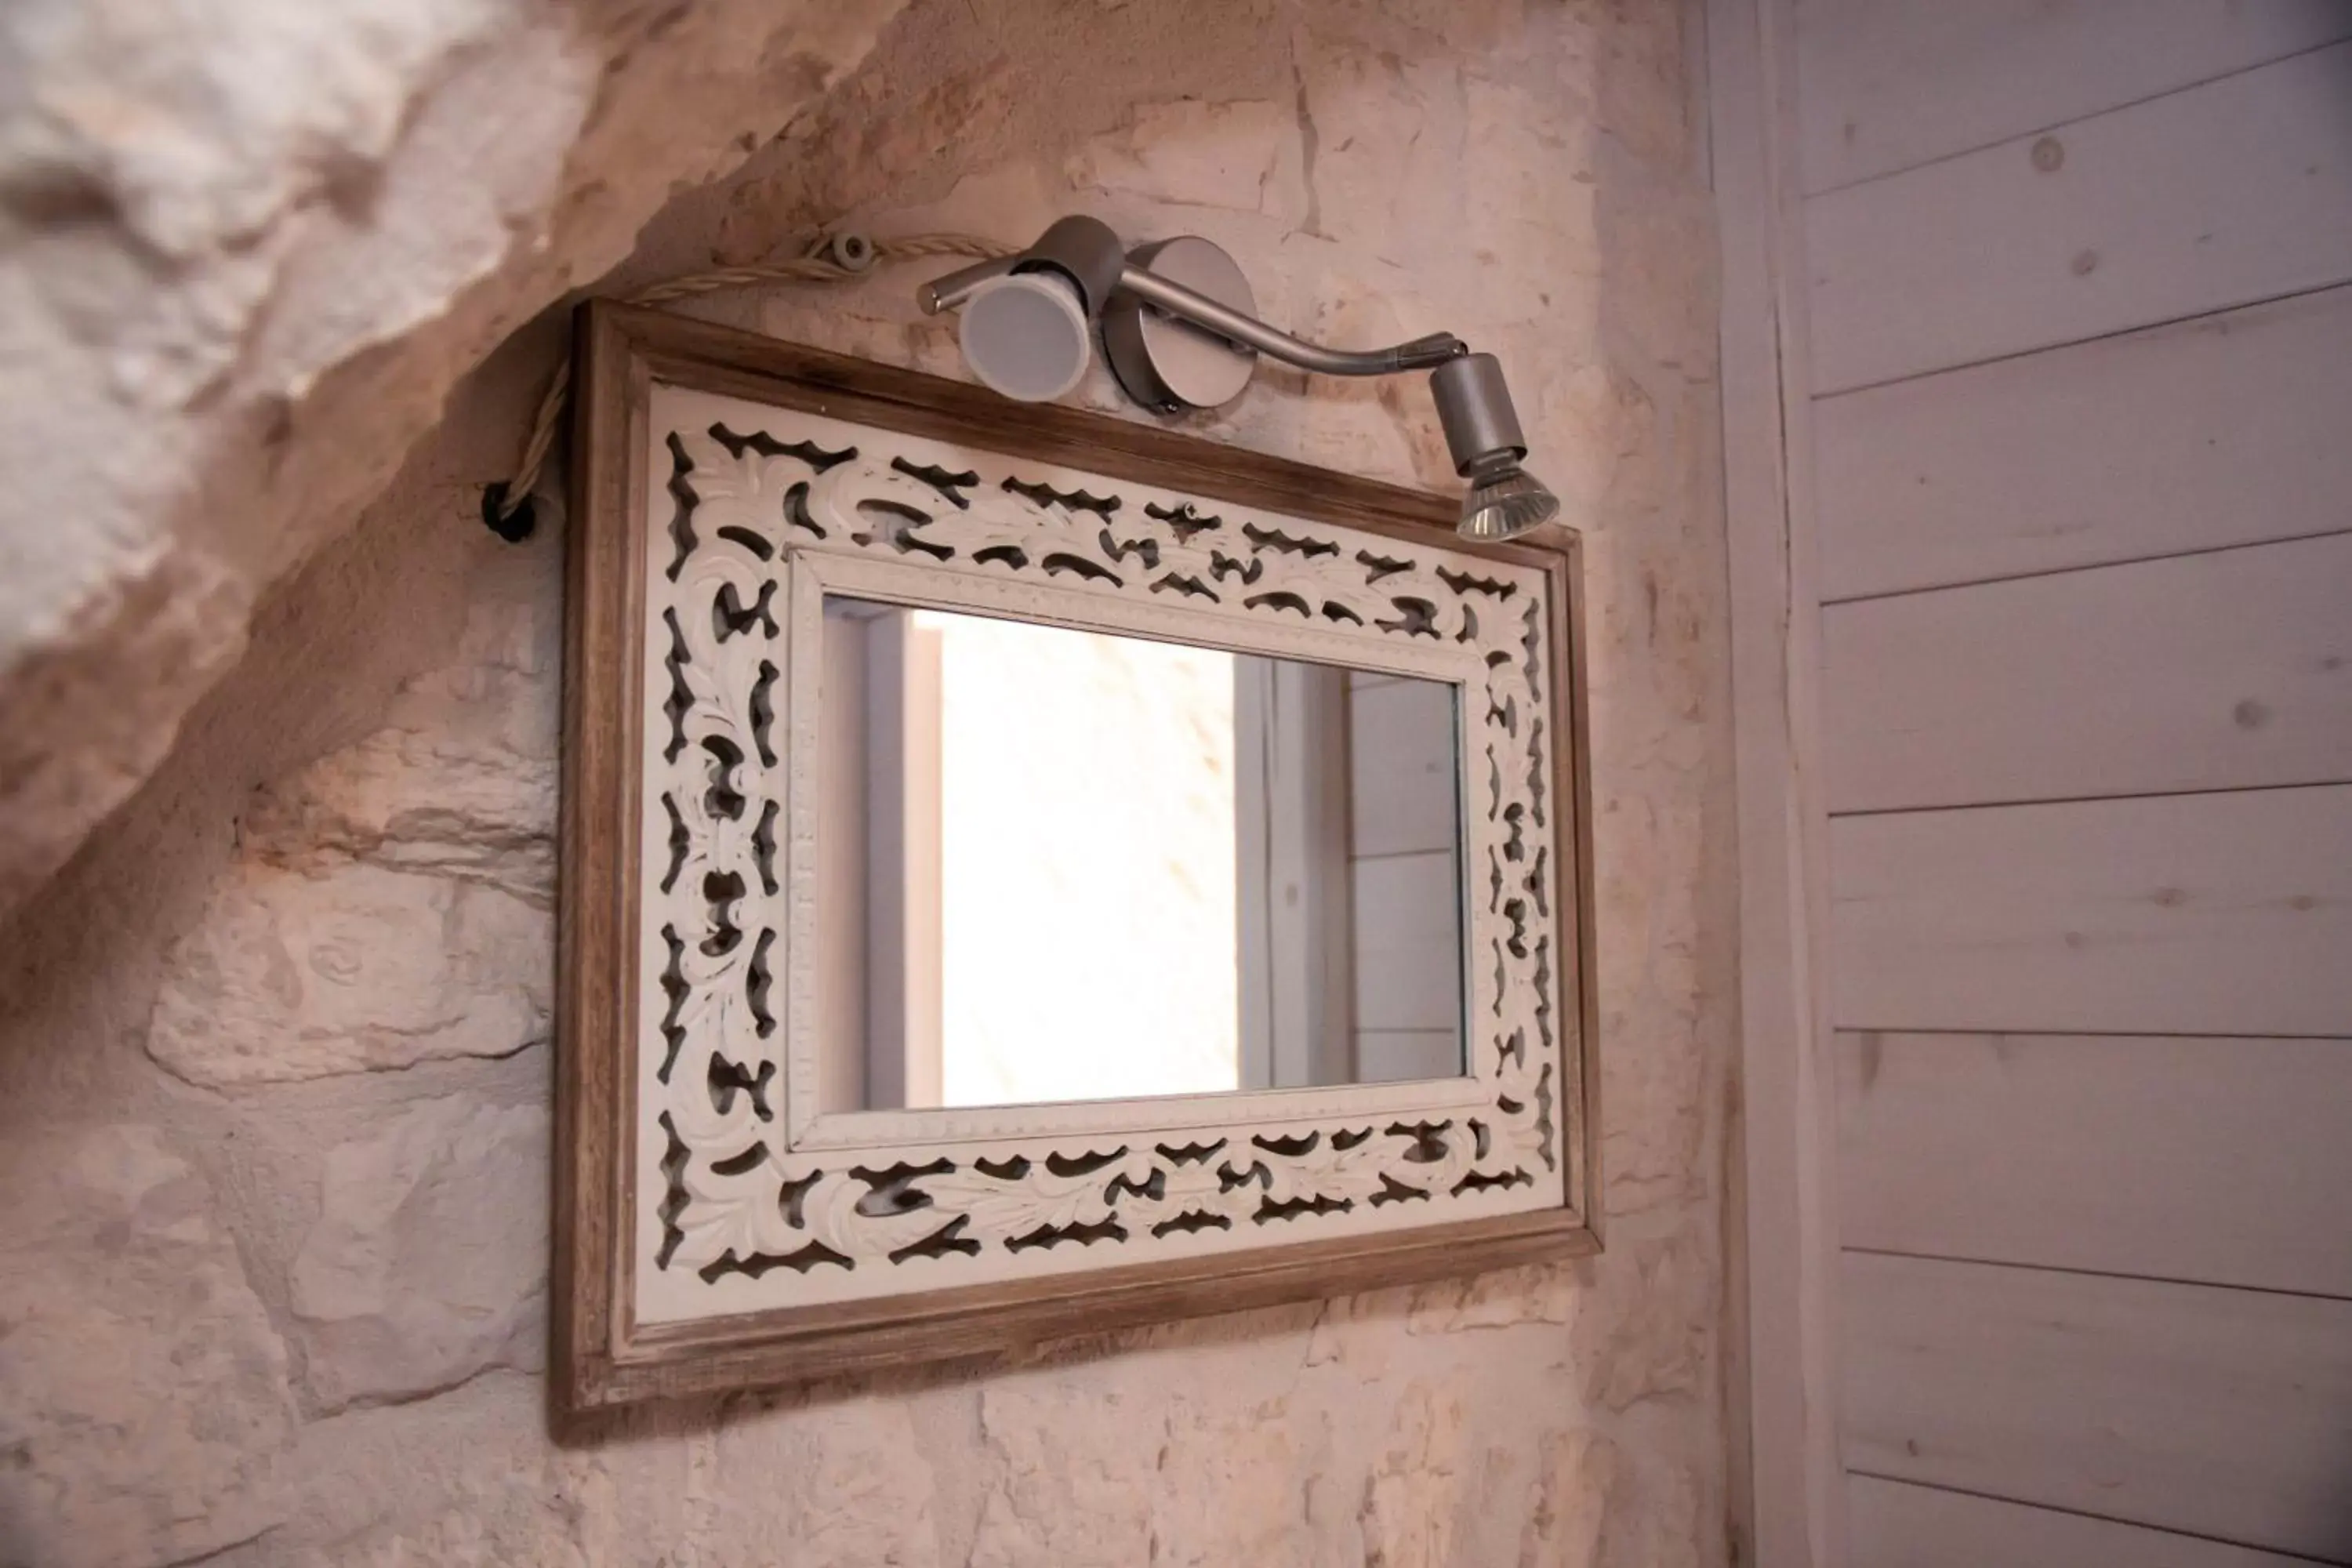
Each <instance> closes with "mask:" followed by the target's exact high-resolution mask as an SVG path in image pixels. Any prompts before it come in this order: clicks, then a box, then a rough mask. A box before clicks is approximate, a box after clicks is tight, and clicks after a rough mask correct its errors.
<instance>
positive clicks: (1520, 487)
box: [1454, 457, 1559, 539]
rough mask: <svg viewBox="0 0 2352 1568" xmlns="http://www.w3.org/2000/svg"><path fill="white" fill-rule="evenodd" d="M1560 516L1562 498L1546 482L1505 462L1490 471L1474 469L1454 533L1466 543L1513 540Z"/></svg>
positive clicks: (1508, 460)
mask: <svg viewBox="0 0 2352 1568" xmlns="http://www.w3.org/2000/svg"><path fill="white" fill-rule="evenodd" d="M1558 516H1559V497H1558V496H1556V495H1554V494H1552V493H1551V491H1549V490H1548V489H1545V488H1544V485H1543V481H1542V480H1540V479H1537V478H1536V477H1535V476H1534V475H1533V474H1531V473H1528V471H1527V470H1526V469H1525V468H1521V467H1519V460H1518V459H1517V458H1509V457H1507V458H1502V459H1500V460H1499V461H1497V462H1496V463H1495V464H1493V465H1492V467H1491V468H1489V469H1486V470H1477V469H1474V470H1473V471H1472V472H1471V475H1470V489H1469V490H1468V492H1467V493H1465V495H1464V496H1463V498H1462V521H1460V522H1458V523H1456V524H1455V525H1454V531H1455V532H1457V533H1459V534H1460V535H1461V536H1462V537H1463V538H1465V539H1510V538H1514V537H1516V536H1517V535H1519V534H1522V533H1525V532H1527V531H1528V530H1529V529H1531V528H1539V527H1541V526H1542V525H1543V524H1545V523H1547V522H1549V521H1551V520H1552V519H1553V518H1555V517H1558Z"/></svg>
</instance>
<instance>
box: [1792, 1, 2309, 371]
mask: <svg viewBox="0 0 2352 1568" xmlns="http://www.w3.org/2000/svg"><path fill="white" fill-rule="evenodd" d="M2118 20H2119V21H2120V20H2121V19H2120V18H2118ZM2013 47H2017V48H2019V49H2021V50H2024V49H2028V48H2030V47H2032V45H2031V37H2030V35H2025V34H2020V35H2018V36H2017V37H2016V38H2015V41H2014V45H2013ZM2116 47H2118V48H2128V47H2130V37H2129V32H2128V27H2127V26H2126V27H2124V28H2122V29H2120V30H2119V36H2118V37H2117V38H2116ZM1805 237H1806V255H1807V260H1808V265H1809V267H1810V268H1811V308H1812V327H1813V354H1814V377H1815V381H1814V385H1815V390H1816V391H1820V392H1839V391H1845V390H1849V389H1851V388H1853V387H1858V386H1866V385H1871V384H1875V383H1879V382H1885V381H1893V380H1895V379H1897V378H1900V377H1903V376H1910V375H1917V374H1922V373H1924V372H1927V371H1934V370H1946V369H1949V368H1950V367H1952V366H1954V365H1961V364H1969V363H1975V362H1977V361H1980V360H1989V359H1994V358H1997V357H1999V356H2000V355H2003V354H2013V353H2029V352H2031V351H2032V350H2035V349H2040V348H2047V347H2049V346H2051V345H2052V344H2054V343H2063V342H2079V341H2081V340H2083V339H2085V338H2094V337H2100V336H2104V335H2105V334H2107V333H2110V332H2119V331H2130V330H2132V329H2133V328H2135V327H2144V326H2147V325H2149V324H2150V323H2152V322H2156V321H2170V320H2175V319H2178V318H2181V317H2186V316H2196V315H2202V314H2204V313H2206V312H2208V311H2210V310H2221V309H2225V308H2227V307H2229V306H2232V305H2246V304H2252V303H2253V302H2254V301H2256V300H2265V299H2271V298H2273V297H2276V296H2278V295H2283V294H2291V293H2298V292H2302V291H2305V290H2308V289H2320V288H2325V287H2326V286H2327V285H2329V284H2332V283H2341V282H2344V281H2345V280H2346V279H2347V278H2352V43H2344V44H2333V45H2330V46H2328V47H2326V48H2324V49H2315V50H2313V51H2311V52H2310V53H2307V54H2302V55H2297V56H2294V58H2290V59H2284V60H2278V61H2274V62H2273V63H2272V64H2270V65H2266V66H2261V67H2257V68H2255V69H2252V70H2249V71H2242V72H2240V73H2239V74H2237V75H2235V76H2230V77H2224V78H2222V79H2220V80H2218V81H2211V82H2207V83H2204V84H2201V85H2200V86H2197V87H2192V88H2186V89H2182V90H2181V91H2179V92H2177V93H2170V94H2168V95H2166V96H2165V97H2162V98H2157V99H2150V100H2147V101H2146V102H2143V103H2137V104H2133V105H2131V106H2130V107H2128V108H2125V109H2118V110H2111V111H2110V112H2108V113H2105V114H2101V115H2095V116H2093V117H2092V118H2090V119H2088V120H2080V121H2074V122H2072V123H2071V124H2068V125H2065V126H2062V127H2060V128H2058V129H2056V130H2053V131H2048V132H2042V133H2041V134H2039V135H2035V136H2021V137H2018V138H2016V139H2014V140H2012V141H2009V142H2001V143H2000V144H1999V145H1997V146H1992V147H1987V148H1984V149H1982V150H1980V151H1979V152H1974V153H1963V154H1961V155H1960V156H1958V157H1954V158H1948V159H1945V160H1942V161H1941V162H1937V163H1925V164H1921V165H1920V166H1918V167H1917V168H1916V169H1911V170H1906V171H1905V172H1904V173H1902V174H1897V175H1893V176H1888V177H1885V178H1881V179H1876V180H1871V181H1866V182H1864V184H1858V185H1848V186H1845V187H1844V188H1843V189H1841V190H1835V191H1828V192H1824V193H1823V194H1822V195H1818V196H1814V197H1812V198H1811V199H1810V200H1808V201H1807V202H1806V204H1805Z"/></svg>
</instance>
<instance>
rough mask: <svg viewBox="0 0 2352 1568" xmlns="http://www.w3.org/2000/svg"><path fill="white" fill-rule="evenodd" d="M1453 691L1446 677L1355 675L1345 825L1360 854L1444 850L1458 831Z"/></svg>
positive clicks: (1353, 847)
mask: <svg viewBox="0 0 2352 1568" xmlns="http://www.w3.org/2000/svg"><path fill="white" fill-rule="evenodd" d="M1454 692H1455V688H1454V687H1451V686H1448V685H1446V684H1445V683H1444V681H1438V680H1413V679H1390V680H1385V681H1381V682H1380V683H1378V684H1371V683H1366V682H1361V681H1359V680H1358V679H1355V677H1354V676H1353V674H1352V673H1351V674H1350V676H1349V683H1348V775H1349V777H1348V806H1349V825H1348V826H1349V841H1350V846H1349V847H1350V850H1351V852H1352V853H1353V854H1354V855H1355V856H1357V857H1359V858H1361V857H1364V856H1369V855H1402V854H1412V853H1414V852H1416V851H1421V850H1429V849H1444V848H1448V847H1452V846H1453V845H1454V843H1455V842H1456V841H1457V840H1458V839H1459V838H1460V837H1461V834H1462V826H1461V818H1460V814H1459V812H1458V811H1457V810H1456V808H1455V805H1454V781H1455V780H1456V779H1458V778H1459V777H1460V776H1461V763H1459V761H1458V760H1457V759H1456V757H1455V751H1456V740H1455V726H1454V701H1455V697H1454Z"/></svg>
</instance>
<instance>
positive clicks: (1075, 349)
mask: <svg viewBox="0 0 2352 1568" xmlns="http://www.w3.org/2000/svg"><path fill="white" fill-rule="evenodd" d="M959 335H960V337H961V342H962V344H963V360H964V363H966V364H968V365H970V366H971V373H972V374H974V375H976V376H978V377H979V378H980V380H981V384H982V385H984V386H986V387H988V388H989V389H990V390H992V391H994V392H997V393H1000V394H1002V395H1004V396H1006V397H1010V398H1013V399H1014V400H1015V401H1017V402H1021V403H1047V402H1051V401H1052V400H1053V399H1055V398H1056V397H1059V396H1061V395H1063V394H1065V393H1066V392H1068V391H1069V390H1070V389H1071V388H1072V387H1074V386H1076V385H1077V384H1078V382H1079V380H1080V379H1081V378H1082V377H1083V376H1085V374H1087V361H1088V360H1089V359H1090V358H1091V357H1092V355H1093V352H1094V345H1093V340H1092V334H1091V331H1090V329H1089V327H1088V324H1087V310H1086V305H1085V303H1084V302H1083V301H1082V300H1080V299H1079V298H1078V291H1077V289H1076V288H1075V287H1073V286H1072V284H1071V283H1070V281H1069V279H1066V278H1064V277H1063V276H1062V275H1061V274H1060V273H1058V272H1049V271H1042V270H1040V271H1034V272H1014V273H1011V274H1008V275H1007V276H1005V277H1002V278H992V279H989V280H988V281H987V282H985V283H982V285H980V287H979V288H977V289H973V290H972V291H971V295H970V296H969V297H968V298H966V299H965V300H964V302H963V312H962V322H961V328H960V329H959Z"/></svg>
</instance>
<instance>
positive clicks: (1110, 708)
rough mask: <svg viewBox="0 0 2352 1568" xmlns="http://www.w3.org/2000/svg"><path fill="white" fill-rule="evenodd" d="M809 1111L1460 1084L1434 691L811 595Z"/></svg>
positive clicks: (1432, 684)
mask: <svg viewBox="0 0 2352 1568" xmlns="http://www.w3.org/2000/svg"><path fill="white" fill-rule="evenodd" d="M823 668H824V679H823V690H822V693H821V711H820V718H819V723H820V730H821V733H820V737H819V739H820V746H819V755H820V756H821V757H822V759H823V762H822V764H821V769H820V772H821V775H822V776H821V777H820V778H819V779H818V780H817V781H816V788H817V798H818V803H819V804H818V816H819V824H820V827H819V835H818V869H817V878H818V880H817V886H818V889H819V893H820V898H821V900H822V907H823V908H824V909H825V910H828V914H827V916H826V918H824V920H822V921H820V922H819V929H820V939H819V948H818V954H817V986H816V988H817V993H818V995H817V1005H818V1014H819V1024H820V1030H819V1032H820V1035H821V1037H822V1038H823V1040H824V1047H823V1049H822V1051H821V1053H820V1062H821V1066H820V1072H819V1079H820V1084H819V1093H820V1103H821V1104H822V1106H823V1107H824V1110H827V1111H843V1110H898V1109H929V1108H935V1107H972V1106H986V1105H1014V1104H1035V1103H1044V1102H1055V1101H1067V1100H1110V1099H1129V1098H1146V1097H1158V1096H1168V1095H1195V1094H1213V1093H1229V1092H1234V1091H1237V1090H1244V1089H1297V1088H1307V1087H1323V1086H1330V1085H1339V1084H1350V1083H1379V1082H1393V1081H1398V1080H1404V1079H1436V1078H1453V1077H1458V1076H1460V1075H1461V1074H1463V1073H1464V1072H1465V1063H1464V1052H1463V1037H1464V1027H1463V1007H1464V1001H1463V936H1462V931H1463V909H1462V901H1463V892H1462V876H1461V870H1460V855H1461V842H1462V818H1461V805H1460V802H1459V800H1458V799H1457V795H1458V790H1457V781H1458V779H1459V777H1460V773H1461V769H1460V763H1459V762H1458V746H1459V739H1458V737H1459V734H1460V728H1461V724H1460V717H1459V713H1458V707H1457V705H1458V701H1459V698H1458V689H1457V688H1455V687H1454V686H1453V685H1450V684H1448V683H1445V682H1442V681H1434V680H1427V679H1416V678H1412V677H1407V676H1399V675H1391V674H1385V673H1375V672H1370V671H1364V670H1350V669H1344V668H1339V667H1336V666H1331V665H1322V664H1308V663H1302V662H1299V661H1296V660H1290V659H1281V658H1265V657H1262V656H1257V655H1251V654H1237V653H1228V652H1224V651H1223V650H1220V649H1215V648H1202V647H1188V646H1183V645H1181V644H1176V643H1168V642H1157V641H1151V640H1148V639H1144V638H1140V637H1128V636H1118V635H1112V634H1108V633H1100V632H1092V631H1080V630H1075V629H1070V628H1066V627H1061V626H1041V625H1034V624H1030V623H1025V622H1018V621H1012V620H1003V619H997V618H993V617H989V616H977V615H969V614H961V613H952V612H947V611H939V610H929V609H909V608H907V607H904V606H900V605H887V604H881V603H877V602H874V601H869V600H863V599H855V598H846V597H841V596H837V595H828V596H827V597H826V598H825V600H824V660H823Z"/></svg>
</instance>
